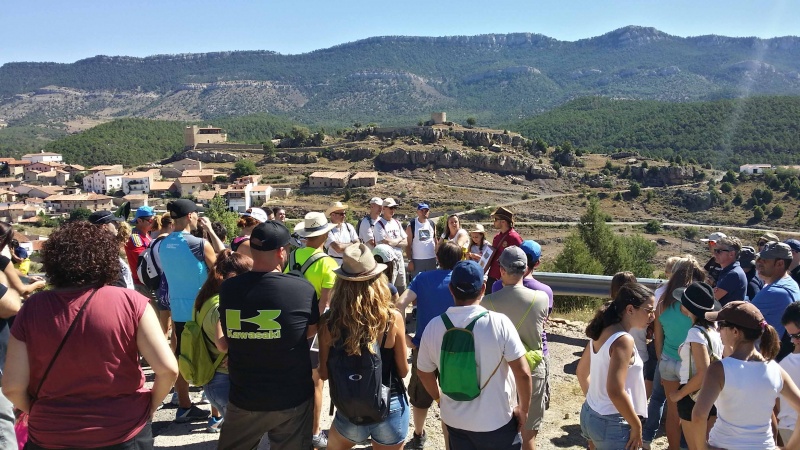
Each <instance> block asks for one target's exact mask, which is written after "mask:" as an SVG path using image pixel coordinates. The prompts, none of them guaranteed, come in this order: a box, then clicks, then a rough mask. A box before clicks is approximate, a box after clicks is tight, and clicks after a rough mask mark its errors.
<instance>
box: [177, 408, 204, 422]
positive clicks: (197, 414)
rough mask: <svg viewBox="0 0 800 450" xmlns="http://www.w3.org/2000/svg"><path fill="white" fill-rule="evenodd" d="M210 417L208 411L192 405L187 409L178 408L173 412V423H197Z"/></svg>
mask: <svg viewBox="0 0 800 450" xmlns="http://www.w3.org/2000/svg"><path fill="white" fill-rule="evenodd" d="M210 415H211V412H210V411H206V410H204V409H200V408H198V407H197V406H194V405H192V406H191V407H189V408H178V410H177V411H175V422H176V423H187V422H197V421H200V420H206V419H208V416H210Z"/></svg>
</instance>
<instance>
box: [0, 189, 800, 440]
mask: <svg viewBox="0 0 800 450" xmlns="http://www.w3.org/2000/svg"><path fill="white" fill-rule="evenodd" d="M365 206H366V207H367V209H368V212H367V214H366V215H365V216H364V217H363V218H361V219H360V220H358V221H357V222H353V223H355V225H353V224H352V223H351V222H350V221H348V220H347V215H348V212H349V211H350V206H349V205H347V204H345V203H342V202H335V203H333V204H332V205H331V206H330V207H329V208H328V209H327V210H326V211H324V212H322V211H312V212H309V213H307V214H305V216H304V217H303V218H302V219H301V220H300V221H299V223H297V225H295V226H294V227H292V229H291V230H290V229H289V228H287V224H286V211H285V210H284V209H282V208H275V209H274V210H265V209H261V208H250V209H248V210H247V211H246V212H244V213H242V214H241V216H240V218H239V222H238V234H237V235H236V236H234V237H232V239H230V242H231V243H230V245H229V246H228V245H226V244H225V240H226V239H227V234H228V231H229V230H226V229H224V227H221V226H220V224H218V223H212V222H211V221H209V220H208V219H207V218H205V217H201V216H200V212H199V210H198V207H197V205H196V204H195V203H193V202H192V201H190V200H186V199H178V200H175V201H171V202H169V203H168V204H167V212H166V213H165V214H162V215H158V214H156V212H155V211H154V210H153V209H152V208H150V207H148V206H143V207H141V208H138V209H137V210H136V211H135V213H134V215H133V217H132V218H131V220H130V221H127V220H125V218H124V217H121V216H120V215H118V214H115V213H112V212H111V211H98V212H95V213H93V214H92V215H91V216H89V218H88V221H79V222H71V223H67V224H65V225H62V226H61V227H59V228H57V229H56V230H55V231H54V232H53V234H52V235H51V236H50V239H48V240H47V241H46V243H45V244H44V247H43V249H42V253H41V259H42V264H43V270H44V272H45V275H46V281H45V279H41V278H38V277H30V278H29V279H28V281H29V282H28V283H23V282H22V280H21V278H20V272H19V271H20V269H19V263H21V262H22V261H24V260H25V259H27V256H28V255H27V254H21V253H19V252H17V251H16V246H15V243H14V242H12V237H13V229H12V228H11V226H10V225H8V224H5V223H2V222H0V250H4V249H7V252H8V253H9V256H8V257H6V256H0V364H2V363H4V362H5V365H4V366H0V368H2V369H4V371H3V378H2V393H3V395H2V396H0V444H2V446H3V448H7V447H8V448H14V447H13V444H14V443H16V437H15V430H14V426H15V423H16V424H17V428H21V427H20V425H23V426H24V427H25V429H26V431H27V444H25V448H27V449H36V450H38V449H56V448H103V449H132V448H136V449H145V448H153V432H152V428H151V420H152V416H153V414H154V412H155V411H156V410H157V409H159V408H161V407H163V406H164V400H165V399H166V400H167V402H168V403H172V404H174V406H175V407H176V409H175V418H174V420H175V422H198V421H203V422H206V425H205V426H206V429H207V431H209V432H215V433H217V432H218V433H220V437H219V444H218V445H219V448H220V449H253V448H255V447H257V446H258V444H259V442H261V441H262V440H268V441H269V444H270V447H271V448H273V449H275V450H280V449H308V448H312V447H313V448H331V449H335V450H339V449H348V448H351V447H353V446H354V445H356V444H358V443H362V442H366V441H367V440H371V442H372V447H373V448H375V449H400V448H405V449H412V450H413V449H423V448H425V447H426V441H427V439H428V435H427V432H426V430H425V422H426V418H427V416H428V411H429V409H430V408H431V406H432V405H433V404H434V402H436V403H437V404H438V405H439V408H440V411H441V424H442V432H443V435H444V438H445V443H446V446H447V448H451V449H457V450H460V449H487V450H488V449H492V450H497V449H500V450H502V449H522V448H524V449H528V450H532V449H534V448H536V440H537V437H538V432H539V430H540V428H541V426H542V423H543V419H544V415H545V411H546V410H547V409H548V407H549V403H550V386H549V374H550V362H549V350H548V346H547V333H546V322H547V319H548V316H549V315H550V313H551V312H552V308H553V292H552V289H550V287H548V286H547V285H545V284H543V283H542V282H540V281H538V280H536V279H535V271H536V269H537V267H538V266H539V264H540V259H541V246H540V245H539V244H538V243H537V242H535V241H532V240H523V239H522V238H521V236H520V235H519V233H517V231H516V230H515V228H514V219H515V216H514V213H513V212H512V211H511V210H509V209H507V208H503V207H501V208H498V209H497V210H496V211H494V213H493V214H492V219H493V228H494V230H495V231H496V234H495V235H494V236H493V237H491V242H490V238H489V236H487V230H486V229H485V228H484V226H483V225H481V224H473V225H471V226H470V227H466V226H462V223H461V222H460V218H459V217H458V216H456V215H451V216H448V217H447V218H446V226H445V227H444V228H445V229H443V230H438V229H437V225H436V223H434V221H433V220H431V219H430V206H429V205H428V204H427V203H418V204H416V205H415V206H416V217H413V218H411V220H410V221H408V222H407V223H402V222H401V221H400V220H398V219H397V218H396V217H395V213H396V210H397V207H398V206H399V205H398V203H397V202H396V201H395V200H394V199H392V198H385V199H381V198H378V197H375V198H372V199H371V200H370V201H369V203H368V205H365ZM231 231H232V230H231ZM704 241H705V242H707V245H708V249H709V251H710V252H711V258H710V259H709V261H708V262H707V263H706V264H705V266H703V264H702V263H701V262H698V261H697V259H695V258H694V257H692V256H690V255H686V256H682V257H672V258H670V259H669V260H668V261H667V267H666V271H665V272H666V274H667V278H668V280H667V282H666V283H664V284H662V285H661V287H660V288H659V289H657V290H656V291H655V292H652V291H650V290H649V289H648V288H646V287H645V286H643V285H642V284H639V283H637V280H636V278H635V276H634V275H633V274H632V273H629V272H621V273H619V274H617V275H616V276H614V277H613V279H612V283H611V292H610V294H611V300H610V301H608V302H607V303H605V304H604V305H603V306H602V307H601V308H600V309H599V310H598V311H597V313H596V315H595V317H594V318H593V319H592V320H591V322H590V323H589V325H588V326H587V328H586V335H587V337H588V338H589V343H588V344H587V346H586V348H585V350H584V352H583V354H582V356H581V358H580V360H579V362H578V366H577V376H578V382H579V384H580V386H581V388H582V390H583V392H584V394H585V395H586V402H585V404H584V405H583V407H582V409H581V413H580V424H581V431H582V434H583V435H584V436H585V437H586V438H587V442H588V445H589V446H590V447H591V448H596V449H638V448H650V445H651V442H652V441H653V439H654V438H655V437H656V435H657V433H658V432H659V430H660V428H661V425H662V418H666V421H665V425H664V427H665V430H666V436H667V439H668V443H669V448H670V450H677V449H680V448H689V449H692V450H694V449H705V448H725V449H738V448H741V449H745V448H746V449H751V448H759V449H760V448H764V449H771V448H778V446H783V447H785V448H793V449H794V448H800V435H797V436H795V433H794V430H795V429H796V427H795V422H796V421H797V417H798V414H797V410H798V409H800V391H798V389H797V387H796V386H795V382H794V381H793V380H797V379H798V377H800V303H797V302H798V300H800V288H798V284H797V279H798V278H800V241H797V240H789V241H786V242H779V241H778V239H777V237H776V236H773V235H765V236H763V237H762V239H760V240H759V241H758V242H757V244H756V246H755V247H748V246H743V245H742V243H741V241H740V240H739V239H737V238H735V237H728V236H725V235H724V234H722V233H713V234H712V235H711V236H709V237H708V239H705V240H704ZM143 261H146V262H149V263H150V264H151V266H150V267H149V271H147V270H146V271H145V272H142V270H143V269H142V267H143V266H142V263H143ZM12 262H13V263H15V264H16V266H15V264H12ZM153 268H155V269H153ZM153 271H155V272H154V273H155V274H156V276H155V277H154V276H153ZM46 286H47V287H48V289H47V290H43V289H44V288H45V287H46ZM412 305H413V307H414V308H413V312H412V313H411V314H412V316H413V318H414V320H411V317H406V315H407V310H408V309H409V307H411V306H412ZM408 324H411V325H408ZM407 325H408V329H407ZM197 330H199V331H197ZM192 333H198V334H197V336H201V338H200V340H199V345H201V346H202V351H203V352H204V353H205V355H206V356H207V358H205V359H207V360H208V361H210V362H209V363H208V364H210V365H211V366H210V369H209V372H208V375H207V377H205V378H203V379H202V380H201V381H199V382H198V380H200V377H198V375H197V373H193V372H194V371H192V370H189V371H187V370H188V369H185V366H184V364H185V363H186V361H188V360H189V357H190V355H188V354H187V348H191V346H192V345H195V344H196V343H197V342H198V341H196V340H194V339H193V338H194V336H195V334H192ZM87 348H91V349H92V351H90V352H87V351H86V349H87ZM178 361H181V363H180V364H179V363H178ZM145 364H146V365H148V366H149V367H150V368H151V369H152V371H153V373H154V378H153V384H152V386H151V387H149V388H146V387H145V375H144V372H143V369H142V367H143V365H145ZM188 364H190V365H191V364H195V365H196V364H198V363H197V362H196V361H194V362H192V361H189V363H188ZM179 366H180V370H179ZM409 374H410V381H409V383H408V385H407V386H406V385H405V383H404V381H403V380H404V378H405V377H406V376H407V375H409ZM326 381H327V383H328V385H329V387H330V391H331V399H332V404H333V407H335V410H336V413H335V416H334V418H333V423H332V425H331V426H330V429H329V430H323V429H322V426H321V423H320V419H321V414H322V397H323V390H324V385H325V382H326ZM190 382H191V383H192V384H195V385H198V387H199V388H202V390H203V397H204V399H207V401H208V402H209V403H210V411H209V410H207V409H204V408H200V407H198V406H197V405H195V404H193V403H192V399H191V397H190V395H189V393H190V390H189V386H190ZM170 393H171V394H172V395H171V396H170ZM12 405H13V406H12ZM742 405H747V407H745V408H743V407H742ZM14 409H16V414H15V412H14ZM409 431H413V432H412V433H410V435H411V437H410V439H408V440H406V437H407V435H409Z"/></svg>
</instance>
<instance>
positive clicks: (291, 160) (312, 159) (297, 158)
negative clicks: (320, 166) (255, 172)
mask: <svg viewBox="0 0 800 450" xmlns="http://www.w3.org/2000/svg"><path fill="white" fill-rule="evenodd" d="M316 162H319V158H318V157H317V155H315V154H313V153H285V152H279V153H275V155H274V156H265V157H264V159H262V160H261V161H260V162H259V165H261V164H274V163H282V164H312V163H316Z"/></svg>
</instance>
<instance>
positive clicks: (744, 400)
mask: <svg viewBox="0 0 800 450" xmlns="http://www.w3.org/2000/svg"><path fill="white" fill-rule="evenodd" d="M722 367H723V369H724V371H725V386H724V387H723V388H722V391H721V392H720V393H719V397H718V398H717V401H715V402H714V405H715V406H716V407H717V421H716V422H715V423H714V427H713V428H712V429H711V433H710V434H709V436H708V443H709V444H710V445H713V446H715V447H720V448H728V449H750V448H758V449H775V448H777V447H775V441H773V439H772V427H771V418H772V408H773V407H774V406H775V399H776V398H777V397H778V394H779V393H780V391H781V390H782V389H783V379H782V378H781V368H780V366H779V365H778V363H776V362H775V361H768V362H761V361H742V360H741V359H734V358H723V359H722Z"/></svg>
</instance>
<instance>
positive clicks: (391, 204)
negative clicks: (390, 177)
mask: <svg viewBox="0 0 800 450" xmlns="http://www.w3.org/2000/svg"><path fill="white" fill-rule="evenodd" d="M383 206H385V207H387V208H394V207H395V206H398V203H397V202H396V201H394V199H393V198H392V197H386V198H385V199H384V200H383Z"/></svg>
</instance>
